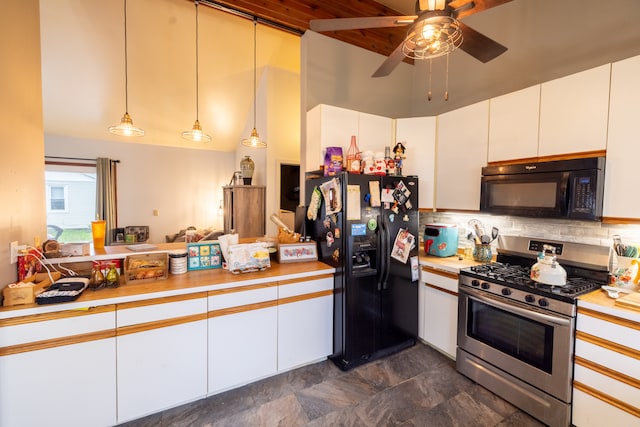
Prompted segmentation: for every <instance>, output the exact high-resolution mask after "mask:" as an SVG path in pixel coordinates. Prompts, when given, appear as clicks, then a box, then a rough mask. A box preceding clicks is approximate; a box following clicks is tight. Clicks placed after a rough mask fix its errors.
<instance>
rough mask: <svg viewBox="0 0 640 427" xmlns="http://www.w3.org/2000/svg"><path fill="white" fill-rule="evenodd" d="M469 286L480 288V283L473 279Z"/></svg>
mask: <svg viewBox="0 0 640 427" xmlns="http://www.w3.org/2000/svg"><path fill="white" fill-rule="evenodd" d="M471 286H480V281H479V280H478V279H473V280H472V281H471Z"/></svg>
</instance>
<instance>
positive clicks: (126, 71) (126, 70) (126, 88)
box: [124, 0, 129, 114]
mask: <svg viewBox="0 0 640 427" xmlns="http://www.w3.org/2000/svg"><path fill="white" fill-rule="evenodd" d="M127 56H128V55H127V0H124V112H125V113H126V114H129V64H128V63H127Z"/></svg>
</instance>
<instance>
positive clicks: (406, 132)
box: [396, 117, 436, 209]
mask: <svg viewBox="0 0 640 427" xmlns="http://www.w3.org/2000/svg"><path fill="white" fill-rule="evenodd" d="M396 141H400V142H404V143H405V147H406V149H407V151H406V156H407V158H406V159H405V160H404V161H403V167H402V174H403V175H405V176H409V175H416V176H418V177H419V178H420V187H419V188H418V207H419V208H420V209H433V206H434V193H435V178H436V166H435V164H436V163H435V162H436V118H435V117H414V118H406V119H397V120H396Z"/></svg>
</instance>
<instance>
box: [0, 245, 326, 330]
mask: <svg viewBox="0 0 640 427" xmlns="http://www.w3.org/2000/svg"><path fill="white" fill-rule="evenodd" d="M158 246H161V245H158ZM163 246H164V245H163ZM182 246H183V247H184V243H183V244H182ZM124 250H125V251H127V250H126V249H124ZM128 252H129V251H128ZM155 252H158V250H156V251H155ZM136 253H138V252H136ZM110 255H114V254H113V253H111V254H110ZM103 259H104V258H103ZM75 260H76V257H73V261H75ZM67 262H70V260H69V261H67ZM333 273H335V269H334V268H333V267H331V266H329V265H327V264H325V263H323V262H320V261H308V262H294V263H285V264H279V263H278V262H271V267H270V268H267V269H266V270H263V271H257V272H251V273H241V274H234V273H231V272H229V271H228V270H224V269H221V268H217V269H210V270H196V271H189V272H187V273H184V274H178V275H174V274H169V277H168V278H167V279H164V280H153V281H144V282H143V283H135V282H130V283H126V284H121V285H120V286H119V287H117V288H102V289H99V290H97V291H93V290H91V289H86V290H85V291H84V292H83V293H82V295H81V296H80V297H79V298H78V299H77V300H76V301H73V302H66V303H57V304H45V305H38V304H24V305H16V306H10V307H0V319H3V318H9V317H15V316H27V315H32V314H40V313H51V312H56V311H62V310H73V309H87V308H89V307H92V306H97V305H108V304H118V303H123V302H130V301H140V300H146V299H152V298H161V297H168V296H174V295H182V294H188V293H195V292H206V291H211V290H217V289H225V288H234V287H238V286H246V285H253V284H263V283H269V282H274V281H279V280H287V279H299V278H305V277H314V276H319V275H323V274H333Z"/></svg>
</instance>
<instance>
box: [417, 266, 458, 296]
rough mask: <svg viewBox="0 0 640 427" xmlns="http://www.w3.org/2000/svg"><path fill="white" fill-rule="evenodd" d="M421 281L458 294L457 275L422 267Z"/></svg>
mask: <svg viewBox="0 0 640 427" xmlns="http://www.w3.org/2000/svg"><path fill="white" fill-rule="evenodd" d="M420 280H421V281H422V282H424V283H426V284H429V285H434V286H436V287H439V288H442V289H446V290H448V291H450V292H454V293H456V294H457V293H458V275H457V274H455V273H450V272H448V271H441V270H436V269H434V268H430V267H425V266H422V269H421V271H420Z"/></svg>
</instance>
